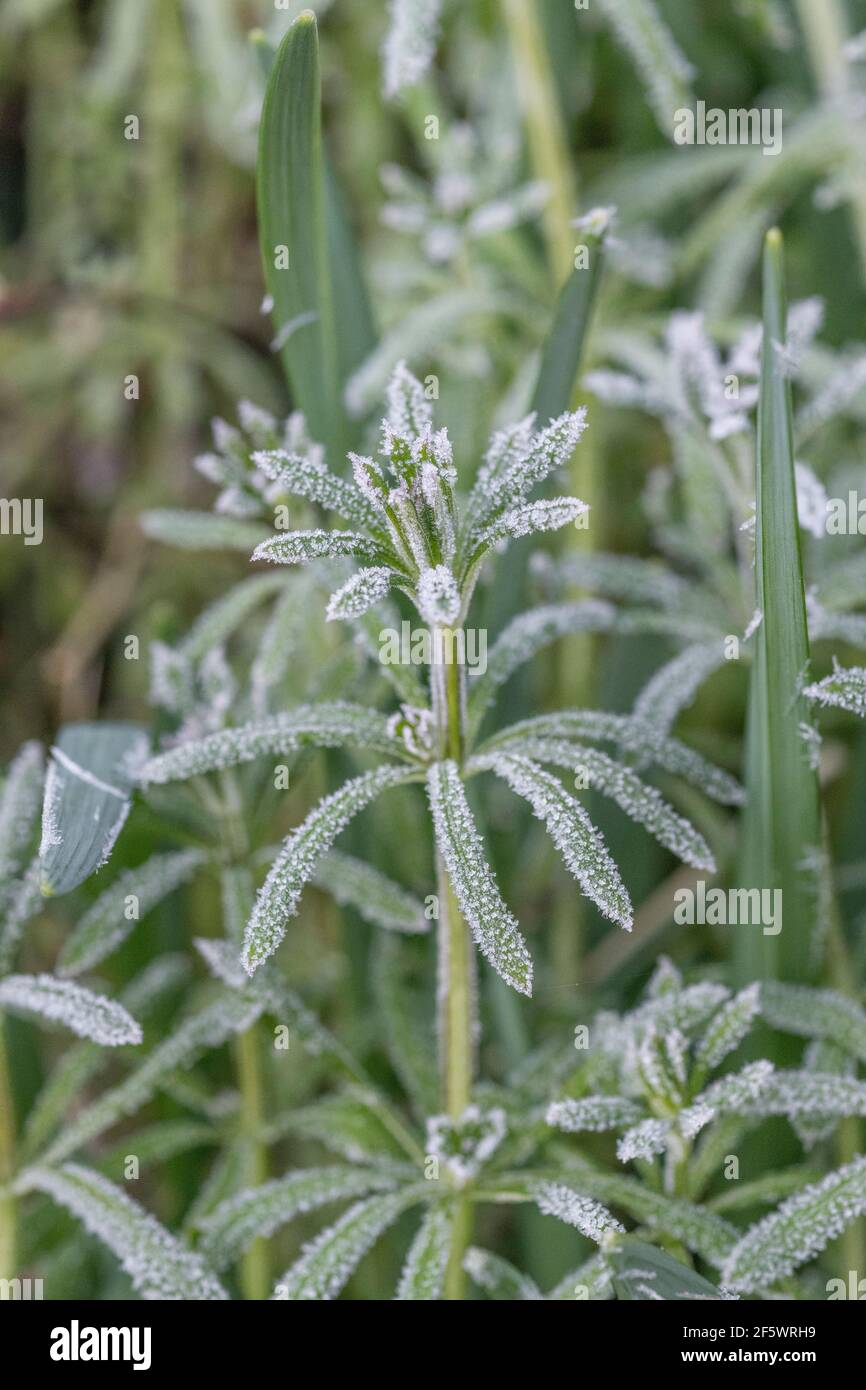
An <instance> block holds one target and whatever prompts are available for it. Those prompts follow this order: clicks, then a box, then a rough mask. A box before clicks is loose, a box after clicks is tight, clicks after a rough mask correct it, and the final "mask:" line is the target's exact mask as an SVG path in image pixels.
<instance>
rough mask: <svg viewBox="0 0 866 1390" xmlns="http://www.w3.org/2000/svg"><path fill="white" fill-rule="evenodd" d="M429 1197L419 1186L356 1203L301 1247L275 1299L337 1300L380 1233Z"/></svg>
mask: <svg viewBox="0 0 866 1390" xmlns="http://www.w3.org/2000/svg"><path fill="white" fill-rule="evenodd" d="M428 1196H429V1187H428V1185H427V1184H426V1183H418V1184H416V1185H415V1186H412V1187H407V1188H403V1189H402V1190H401V1191H399V1192H391V1193H386V1194H385V1195H384V1196H381V1197H371V1198H369V1199H368V1200H366V1201H361V1202H356V1204H355V1205H354V1206H353V1207H351V1208H350V1209H349V1210H348V1211H347V1212H346V1213H345V1214H344V1215H343V1216H341V1217H340V1219H339V1221H337V1222H335V1223H334V1225H333V1226H329V1227H328V1228H327V1230H325V1231H322V1232H321V1234H320V1235H318V1236H316V1238H315V1240H312V1241H310V1243H309V1244H308V1245H306V1246H304V1249H303V1251H302V1252H301V1255H300V1257H299V1258H298V1259H297V1260H296V1261H295V1263H294V1264H293V1265H292V1266H291V1267H290V1268H289V1269H288V1270H286V1273H285V1274H284V1275H283V1277H282V1279H280V1280H279V1282H278V1283H277V1286H276V1289H275V1290H274V1298H275V1299H277V1300H284V1301H287V1302H294V1301H296V1300H298V1299H316V1300H322V1299H326V1300H327V1299H333V1298H336V1297H337V1294H338V1293H339V1292H340V1291H341V1289H342V1288H343V1286H344V1285H345V1284H346V1282H347V1280H348V1279H350V1278H351V1276H352V1274H353V1273H354V1271H355V1269H356V1267H357V1265H358V1264H360V1262H361V1260H362V1259H363V1258H364V1256H365V1255H366V1253H367V1251H368V1250H369V1249H370V1247H371V1246H372V1245H374V1244H375V1242H376V1241H377V1240H378V1239H379V1236H380V1235H381V1234H382V1232H383V1231H386V1230H387V1229H388V1227H389V1226H391V1225H393V1223H394V1222H395V1221H396V1220H397V1218H398V1216H400V1215H401V1214H402V1213H403V1212H404V1211H406V1210H407V1208H409V1207H412V1206H416V1205H417V1204H418V1203H419V1202H423V1201H424V1200H425V1198H426V1197H428Z"/></svg>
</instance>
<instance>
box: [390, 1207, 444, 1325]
mask: <svg viewBox="0 0 866 1390" xmlns="http://www.w3.org/2000/svg"><path fill="white" fill-rule="evenodd" d="M453 1225H454V1215H453V1210H452V1209H451V1208H449V1207H447V1206H446V1205H445V1204H444V1203H439V1205H437V1206H435V1207H431V1208H430V1210H429V1211H428V1213H427V1215H426V1216H425V1217H424V1220H423V1222H422V1223H421V1228H420V1230H419V1231H418V1234H417V1235H416V1237H415V1239H414V1240H413V1241H412V1244H411V1246H410V1247H409V1253H408V1255H407V1256H406V1263H405V1264H404V1266H403V1271H402V1273H401V1275H400V1283H399V1285H398V1287H397V1295H396V1296H397V1298H398V1299H399V1300H401V1301H405V1300H411V1301H413V1302H422V1301H423V1302H430V1301H435V1300H438V1299H441V1298H442V1294H443V1290H444V1286H445V1271H446V1270H447V1268H448V1258H449V1256H450V1254H451V1232H452V1229H453Z"/></svg>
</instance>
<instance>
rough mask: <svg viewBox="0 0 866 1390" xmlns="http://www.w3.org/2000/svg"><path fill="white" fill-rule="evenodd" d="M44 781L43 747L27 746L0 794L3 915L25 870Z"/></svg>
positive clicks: (0, 885) (14, 760)
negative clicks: (19, 876) (17, 875)
mask: <svg viewBox="0 0 866 1390" xmlns="http://www.w3.org/2000/svg"><path fill="white" fill-rule="evenodd" d="M44 780H45V754H44V752H43V749H42V744H41V743H36V742H35V741H34V742H31V743H25V744H24V746H23V747H22V748H21V749H20V751H19V752H18V754H17V755H16V757H15V758H14V759H13V761H12V763H11V764H10V767H9V771H8V772H7V774H6V780H5V781H4V783H3V787H2V790H0V911H2V909H3V908H4V907H5V906H6V904H7V902H8V901H9V899H10V898H11V893H12V880H13V878H14V877H15V876H16V874H18V873H20V871H21V869H22V868H23V867H24V862H25V859H26V858H27V850H28V848H29V846H30V843H31V840H32V838H33V832H34V830H35V827H36V821H37V817H38V815H39V810H40V807H41V806H42V788H43V783H44Z"/></svg>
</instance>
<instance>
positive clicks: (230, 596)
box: [176, 574, 290, 664]
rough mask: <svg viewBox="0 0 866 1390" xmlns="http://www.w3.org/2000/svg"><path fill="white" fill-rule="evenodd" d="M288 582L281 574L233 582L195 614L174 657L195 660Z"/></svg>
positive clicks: (222, 639)
mask: <svg viewBox="0 0 866 1390" xmlns="http://www.w3.org/2000/svg"><path fill="white" fill-rule="evenodd" d="M289 582H290V581H289V580H288V578H287V577H286V576H285V575H283V574H254V575H251V576H250V577H249V578H248V579H243V580H241V582H240V584H235V585H233V587H232V588H231V589H229V591H228V593H226V594H223V595H222V596H221V597H220V598H218V599H217V600H216V602H215V603H211V604H209V605H208V607H207V608H205V609H204V611H203V612H202V613H201V614H200V615H199V617H198V618H196V620H195V622H194V623H193V625H192V627H191V628H190V630H189V632H188V633H187V635H186V637H185V638H184V640H183V642H182V643H181V644H180V646H179V647H178V649H177V653H176V656H177V658H179V659H181V660H183V661H185V662H186V663H187V664H189V663H197V662H199V661H201V659H202V657H205V656H206V655H207V654H208V653H209V652H210V651H211V650H212V649H213V648H215V647H222V646H223V645H224V644H225V643H226V642H227V641H228V639H229V637H231V636H232V635H233V634H234V633H235V632H237V630H238V629H239V628H240V627H242V626H243V624H244V621H245V620H246V618H248V617H249V615H250V614H251V613H252V612H254V610H255V609H256V608H257V607H259V605H260V604H262V603H263V602H265V601H266V600H267V599H269V598H273V597H274V596H275V595H278V594H283V593H285V591H286V589H287V587H288V585H289Z"/></svg>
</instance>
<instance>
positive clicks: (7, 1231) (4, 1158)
mask: <svg viewBox="0 0 866 1390" xmlns="http://www.w3.org/2000/svg"><path fill="white" fill-rule="evenodd" d="M4 1026H5V1025H4V1020H3V1015H2V1014H0V1279H14V1278H15V1277H16V1275H17V1268H16V1241H15V1197H14V1196H13V1194H12V1190H11V1183H12V1176H13V1174H14V1172H15V1112H14V1110H13V1108H12V1085H11V1081H10V1076H9V1059H8V1056H7V1052H6V1035H5V1032H4Z"/></svg>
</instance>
